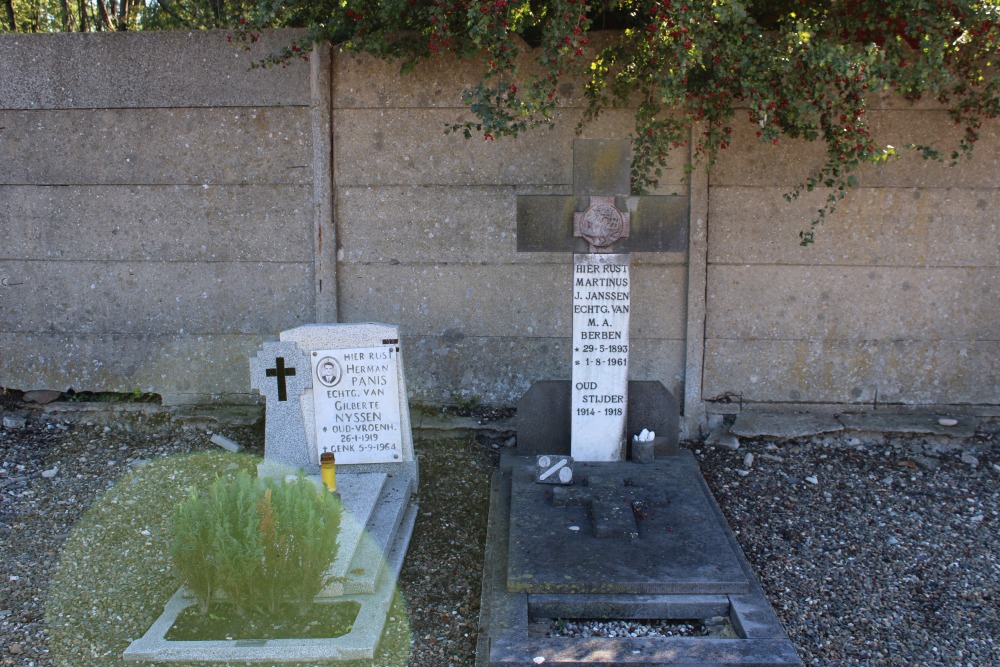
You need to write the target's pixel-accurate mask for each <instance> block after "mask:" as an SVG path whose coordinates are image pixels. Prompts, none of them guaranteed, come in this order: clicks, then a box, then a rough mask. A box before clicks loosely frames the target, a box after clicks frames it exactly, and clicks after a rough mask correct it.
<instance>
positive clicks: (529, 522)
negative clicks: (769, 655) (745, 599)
mask: <svg viewBox="0 0 1000 667" xmlns="http://www.w3.org/2000/svg"><path fill="white" fill-rule="evenodd" d="M697 471H698V466H697V464H696V463H695V462H694V459H693V457H691V456H690V454H689V453H687V454H686V455H682V456H677V457H673V458H671V459H664V460H660V461H655V462H653V463H650V464H637V463H631V462H622V463H580V462H577V463H576V464H575V467H574V471H573V474H574V477H575V479H576V480H579V483H577V484H574V485H573V486H568V487H556V488H552V487H546V486H543V485H539V484H536V483H535V481H534V474H533V472H532V471H531V470H530V469H527V468H524V467H515V468H512V471H511V474H512V490H511V518H510V553H509V569H508V577H507V588H508V590H510V591H512V592H518V591H524V592H527V593H633V594H646V593H673V594H686V593H733V594H737V593H745V592H747V591H748V590H749V584H748V582H747V578H746V575H745V574H744V572H743V571H742V570H741V568H740V565H739V560H738V558H737V556H736V554H735V553H734V551H733V549H732V547H731V546H730V544H729V542H728V541H727V540H726V535H725V531H724V530H722V527H721V526H719V525H718V524H716V523H713V522H707V521H706V520H705V517H710V516H711V505H710V502H709V499H708V498H707V497H706V496H705V494H704V493H702V491H701V489H700V488H699V485H698V482H699V479H700V475H699V474H698V472H697ZM632 535H635V537H632Z"/></svg>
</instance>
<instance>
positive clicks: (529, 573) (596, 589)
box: [476, 451, 802, 667]
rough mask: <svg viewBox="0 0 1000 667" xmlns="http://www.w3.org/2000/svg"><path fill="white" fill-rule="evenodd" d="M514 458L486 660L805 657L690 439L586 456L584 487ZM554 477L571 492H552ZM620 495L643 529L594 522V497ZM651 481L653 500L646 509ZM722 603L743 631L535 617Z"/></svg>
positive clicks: (689, 613)
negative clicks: (629, 531) (674, 450)
mask: <svg viewBox="0 0 1000 667" xmlns="http://www.w3.org/2000/svg"><path fill="white" fill-rule="evenodd" d="M510 462H511V466H510V468H506V469H505V468H501V470H500V471H498V472H497V473H496V474H495V475H494V478H493V482H492V489H491V501H490V518H489V528H488V534H487V539H486V568H485V571H484V574H483V597H482V605H481V612H480V628H481V631H480V634H479V644H478V647H477V655H476V667H530V666H532V665H539V664H542V665H558V666H559V667H592V666H595V665H600V666H601V667H626V666H638V665H655V666H664V667H666V666H667V665H675V666H676V665H684V666H685V667H709V666H713V667H718V666H728V665H733V666H736V665H744V666H747V665H753V666H754V667H802V662H801V661H800V660H799V657H798V655H797V654H796V652H795V648H794V646H793V645H792V643H791V642H790V641H789V640H788V638H787V637H786V635H785V633H784V630H783V629H782V627H781V625H780V623H779V622H778V619H777V617H776V616H775V615H774V611H773V610H772V609H771V606H770V604H769V603H768V602H767V599H766V598H765V597H764V592H763V590H761V587H760V585H759V584H758V583H757V580H756V578H755V576H754V574H753V571H752V570H751V569H750V566H749V564H748V563H747V561H746V559H745V558H744V556H743V553H742V552H741V551H740V548H739V545H738V544H737V542H736V539H735V537H734V536H733V534H732V532H731V531H730V530H729V528H728V526H726V523H725V519H724V517H723V516H722V513H721V511H720V510H719V508H718V505H717V504H716V503H715V500H714V499H713V498H712V495H711V493H710V491H709V489H708V486H707V485H706V484H705V481H704V480H703V479H702V477H701V473H700V471H699V469H698V466H697V463H696V462H695V460H694V457H693V456H692V455H691V453H690V452H687V451H682V452H681V453H680V454H679V455H677V456H675V457H671V458H670V459H668V460H665V461H664V460H658V461H656V462H655V463H653V464H646V465H642V464H634V463H629V462H620V463H589V464H586V465H582V464H580V463H576V464H575V470H574V478H575V479H580V477H583V476H586V477H587V480H588V484H587V485H586V486H584V485H582V484H579V483H577V484H575V485H574V486H572V487H552V486H543V485H540V484H535V483H534V482H533V481H532V477H533V467H534V461H533V460H531V459H526V458H525V459H521V460H520V461H519V460H517V459H510ZM646 471H648V475H644V474H643V473H644V472H646ZM618 479H622V480H623V483H622V484H621V485H620V486H619V485H618V483H617V481H616V480H618ZM625 479H630V480H631V481H630V483H629V485H627V486H626V485H625V484H624V480H625ZM555 489H563V493H564V496H565V497H564V498H562V499H561V500H557V503H558V502H561V503H562V506H560V505H558V504H555V505H553V504H552V502H551V501H552V493H553V491H554V490H555ZM570 489H573V490H572V491H570ZM616 495H620V497H621V498H622V501H623V504H625V505H629V506H630V507H631V508H632V509H633V514H634V521H635V525H636V528H637V532H638V533H639V536H638V537H635V538H632V537H626V536H624V535H621V534H619V535H612V536H610V537H603V538H602V537H597V536H596V535H595V534H594V532H593V531H594V525H595V523H599V522H600V521H602V519H601V518H600V516H599V513H600V512H601V510H600V508H599V509H598V514H597V515H595V514H594V509H593V506H594V500H595V499H596V500H599V501H601V502H612V500H613V499H614V498H615V496H616ZM640 495H644V496H645V497H646V505H640V506H639V511H635V507H636V504H638V503H640V501H639V500H638V499H637V498H636V497H635V496H640ZM626 501H627V502H626ZM549 508H552V509H549ZM570 526H577V527H578V528H579V530H571V529H570ZM654 526H657V527H658V528H654ZM664 527H666V528H667V530H666V536H665V537H664V536H663V534H662V530H663V528H664ZM671 528H672V530H671ZM705 534H708V535H709V537H705ZM685 543H686V545H685ZM648 545H656V546H655V547H652V548H651V547H650V546H648ZM681 561H684V562H686V565H685V566H684V567H681V565H680V562H681ZM688 569H690V570H693V571H694V572H696V573H697V574H695V575H690V574H688V573H686V572H685V570H688ZM717 616H723V617H726V618H727V619H728V621H729V623H730V625H731V626H732V629H733V631H734V633H735V635H736V638H731V639H720V638H715V637H647V638H622V637H617V638H612V637H588V638H566V637H558V638H552V637H540V636H535V635H533V634H532V633H531V632H530V631H529V625H531V624H532V622H534V621H536V620H538V619H552V618H564V619H573V618H603V619H651V618H654V619H678V620H680V619H708V618H712V617H717Z"/></svg>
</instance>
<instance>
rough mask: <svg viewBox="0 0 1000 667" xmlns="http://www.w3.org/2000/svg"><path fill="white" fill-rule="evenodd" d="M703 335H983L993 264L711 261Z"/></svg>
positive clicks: (992, 329)
mask: <svg viewBox="0 0 1000 667" xmlns="http://www.w3.org/2000/svg"><path fill="white" fill-rule="evenodd" d="M708 282H709V293H708V299H709V301H710V303H711V304H712V309H711V312H710V313H709V317H708V321H707V324H706V334H705V335H706V336H707V337H708V338H723V337H727V338H746V339H809V340H827V341H833V340H891V339H895V338H897V337H900V336H901V335H902V334H904V333H905V336H906V338H908V339H910V340H912V341H920V340H942V339H943V340H960V339H962V338H967V339H972V340H989V339H990V338H994V337H996V333H997V331H998V327H1000V312H998V311H997V309H996V304H997V293H998V292H1000V268H966V267H958V268H951V267H935V268H912V267H871V266H869V267H853V266H844V267H838V266H787V265H786V266H775V265H763V266H726V265H722V266H713V267H711V268H710V269H709V272H708Z"/></svg>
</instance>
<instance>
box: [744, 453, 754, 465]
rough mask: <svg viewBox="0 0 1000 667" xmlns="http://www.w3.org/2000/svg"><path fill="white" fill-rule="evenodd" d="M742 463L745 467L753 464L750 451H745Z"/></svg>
mask: <svg viewBox="0 0 1000 667" xmlns="http://www.w3.org/2000/svg"><path fill="white" fill-rule="evenodd" d="M743 465H745V466H746V467H747V468H750V467H751V466H753V454H752V453H750V452H747V455H746V456H744V457H743Z"/></svg>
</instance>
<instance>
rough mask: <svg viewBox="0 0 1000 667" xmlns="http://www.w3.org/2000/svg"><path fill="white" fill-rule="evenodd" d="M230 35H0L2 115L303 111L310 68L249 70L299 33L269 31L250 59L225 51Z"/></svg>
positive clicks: (239, 50) (299, 65)
mask: <svg viewBox="0 0 1000 667" xmlns="http://www.w3.org/2000/svg"><path fill="white" fill-rule="evenodd" d="M228 34H229V31H226V30H216V31H208V32H205V31H196V32H187V31H164V32H158V33H156V36H155V38H153V39H151V38H150V37H151V35H150V34H149V33H139V32H112V33H96V34H95V33H86V34H74V33H62V34H58V35H42V34H34V35H32V34H6V35H0V62H2V63H4V67H3V72H0V109H102V108H104V109H120V108H125V107H136V106H141V107H175V106H177V105H178V102H179V101H183V104H184V106H187V107H216V106H251V105H267V106H277V105H307V104H309V96H310V91H309V76H310V74H309V66H308V64H306V63H304V62H301V61H297V62H293V63H290V64H289V66H288V67H286V68H280V67H278V68H268V69H253V70H251V69H250V64H251V63H253V62H254V61H255V60H257V59H259V58H261V57H263V55H264V54H266V53H267V52H268V51H271V50H274V49H277V48H278V47H279V46H280V45H281V44H283V43H285V40H287V39H288V38H289V37H290V36H292V35H294V34H297V33H294V32H293V31H268V32H266V33H263V34H262V38H261V41H260V42H258V44H256V45H255V46H254V49H253V50H252V51H249V52H248V51H245V50H243V49H242V48H239V47H236V46H233V45H231V44H229V43H228V42H227V39H226V36H227V35H228ZM102 64H104V65H106V66H107V67H108V68H109V69H113V70H114V76H109V74H108V70H106V69H103V68H102V67H101V65H102ZM164 64H168V65H169V67H164Z"/></svg>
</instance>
